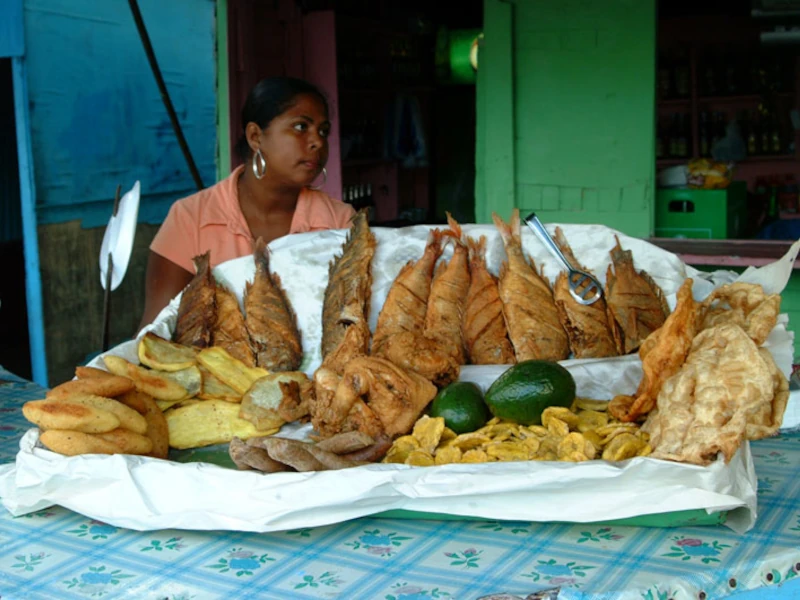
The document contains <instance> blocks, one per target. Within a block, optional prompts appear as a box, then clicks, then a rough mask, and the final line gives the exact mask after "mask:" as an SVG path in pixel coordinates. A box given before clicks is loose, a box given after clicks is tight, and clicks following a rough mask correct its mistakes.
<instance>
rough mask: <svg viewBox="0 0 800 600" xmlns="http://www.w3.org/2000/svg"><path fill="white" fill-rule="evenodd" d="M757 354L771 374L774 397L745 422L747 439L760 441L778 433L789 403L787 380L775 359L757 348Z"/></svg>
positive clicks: (764, 349)
mask: <svg viewBox="0 0 800 600" xmlns="http://www.w3.org/2000/svg"><path fill="white" fill-rule="evenodd" d="M758 352H759V354H761V358H763V359H764V362H766V363H767V366H769V370H770V373H771V374H772V384H773V392H774V395H773V397H772V402H771V403H766V402H764V403H763V404H762V405H761V407H760V409H759V410H758V411H757V412H755V413H753V414H751V415H750V416H749V418H748V420H747V439H748V440H760V439H762V438H765V437H769V436H772V435H775V434H777V433H778V430H779V429H780V428H781V424H782V423H783V413H784V412H785V411H786V405H787V404H788V403H789V380H788V379H786V376H785V375H784V374H783V373H781V370H780V369H779V368H778V365H776V364H775V359H773V358H772V354H771V353H770V351H769V350H767V349H766V348H759V349H758Z"/></svg>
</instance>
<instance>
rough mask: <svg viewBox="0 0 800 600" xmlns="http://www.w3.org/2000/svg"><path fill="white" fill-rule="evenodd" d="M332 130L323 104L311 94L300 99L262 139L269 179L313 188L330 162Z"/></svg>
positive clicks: (296, 100)
mask: <svg viewBox="0 0 800 600" xmlns="http://www.w3.org/2000/svg"><path fill="white" fill-rule="evenodd" d="M330 130H331V124H330V121H328V113H327V111H326V110H325V105H324V104H323V103H322V101H321V100H320V99H319V98H317V97H316V96H315V95H312V94H301V95H299V96H297V97H296V98H295V102H294V104H293V105H292V106H291V107H290V108H288V109H287V110H286V111H285V112H284V113H283V114H281V115H278V116H277V117H275V118H274V119H273V120H272V122H271V123H270V124H269V126H268V127H267V128H266V129H264V130H263V131H262V132H261V135H260V136H259V147H260V148H261V152H262V153H263V154H264V158H265V159H266V161H267V177H268V178H269V179H270V180H271V181H274V182H277V183H281V184H285V185H291V186H298V187H304V186H307V185H310V184H311V183H312V182H313V181H314V180H315V179H316V178H317V177H318V176H319V174H320V173H321V172H322V167H324V166H325V163H326V162H327V161H328V135H329V134H330Z"/></svg>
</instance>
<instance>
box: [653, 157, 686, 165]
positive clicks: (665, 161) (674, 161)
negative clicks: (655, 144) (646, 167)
mask: <svg viewBox="0 0 800 600" xmlns="http://www.w3.org/2000/svg"><path fill="white" fill-rule="evenodd" d="M690 160H692V159H691V158H689V157H688V156H687V157H686V158H659V159H658V160H656V166H657V167H672V166H675V165H682V164H685V163H688V162H689V161H690Z"/></svg>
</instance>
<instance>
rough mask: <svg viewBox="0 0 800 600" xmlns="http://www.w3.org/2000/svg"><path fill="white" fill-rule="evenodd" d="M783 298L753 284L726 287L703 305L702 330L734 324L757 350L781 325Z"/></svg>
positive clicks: (730, 284)
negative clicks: (779, 315) (779, 314)
mask: <svg viewBox="0 0 800 600" xmlns="http://www.w3.org/2000/svg"><path fill="white" fill-rule="evenodd" d="M780 308H781V296H780V294H766V293H765V292H764V288H763V287H761V286H760V285H758V284H753V283H741V282H737V283H729V284H726V285H723V286H721V287H719V288H717V289H716V290H714V291H713V292H711V294H710V295H709V296H708V297H707V298H706V299H705V300H704V301H703V305H702V307H701V310H700V315H699V316H700V320H701V323H700V326H699V328H698V329H699V330H701V331H702V330H703V329H708V328H709V327H714V326H715V325H723V324H725V323H735V324H736V325H739V326H740V327H741V328H742V329H744V331H745V333H747V335H749V336H750V339H752V340H753V341H754V342H755V344H756V346H761V345H762V344H763V343H764V342H765V341H766V339H767V337H768V336H769V334H770V332H771V331H772V329H773V328H774V327H775V324H776V323H777V322H778V313H779V312H780Z"/></svg>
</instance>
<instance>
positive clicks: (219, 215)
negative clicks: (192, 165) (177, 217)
mask: <svg viewBox="0 0 800 600" xmlns="http://www.w3.org/2000/svg"><path fill="white" fill-rule="evenodd" d="M236 174H237V173H236V171H234V172H233V173H231V175H229V176H228V177H226V178H225V179H223V180H221V181H219V182H217V183H215V184H214V185H212V186H209V187H207V188H205V189H202V190H200V191H199V192H195V193H194V194H191V195H189V196H186V197H184V198H181V199H179V200H176V201H175V203H174V204H173V205H172V210H174V211H175V212H180V213H181V214H182V215H184V217H188V218H191V219H192V220H194V221H196V222H198V224H203V223H208V222H216V221H220V222H224V221H225V220H226V218H227V216H228V212H229V210H228V209H229V205H231V204H233V203H236V202H237V198H236V185H235V175H236Z"/></svg>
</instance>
